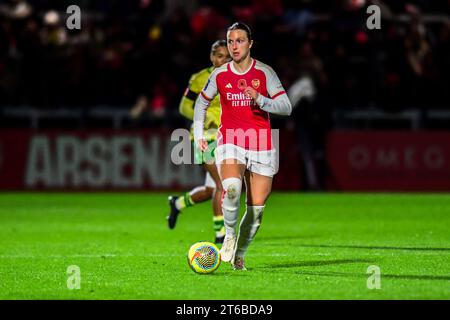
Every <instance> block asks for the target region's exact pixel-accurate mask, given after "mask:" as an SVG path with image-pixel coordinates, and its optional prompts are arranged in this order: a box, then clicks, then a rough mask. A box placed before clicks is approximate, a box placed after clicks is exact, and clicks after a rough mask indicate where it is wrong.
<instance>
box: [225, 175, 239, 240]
mask: <svg viewBox="0 0 450 320" xmlns="http://www.w3.org/2000/svg"><path fill="white" fill-rule="evenodd" d="M222 186H223V192H224V194H223V197H222V213H223V219H224V223H225V231H226V236H235V235H236V223H237V218H238V215H239V206H240V202H241V190H242V180H241V179H239V178H227V179H225V180H223V181H222Z"/></svg>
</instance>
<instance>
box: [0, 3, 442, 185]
mask: <svg viewBox="0 0 450 320" xmlns="http://www.w3.org/2000/svg"><path fill="white" fill-rule="evenodd" d="M72 4H76V5H78V6H79V7H80V8H81V20H82V22H81V30H68V29H67V28H66V27H65V23H66V19H67V17H68V16H69V15H68V14H67V13H66V8H67V7H68V6H70V5H72ZM371 4H377V5H379V6H380V8H381V18H382V20H381V29H380V30H369V29H368V28H367V27H366V20H367V18H368V17H369V14H367V13H366V9H367V7H368V6H369V5H371ZM449 9H450V1H448V0H434V1H425V0H422V1H421V0H415V1H375V0H374V1H365V0H345V1H344V0H343V1H307V0H303V1H300V0H296V1H282V0H263V1H256V0H254V1H245V0H244V1H243V0H240V1H222V2H218V1H200V0H197V1H195V0H194V1H176V0H172V1H169V0H168V1H157V0H153V1H152V0H139V1H138V0H133V1H118V0H98V1H88V0H85V1H60V0H59V1H50V0H35V1H33V0H28V1H20V0H7V1H0V129H1V130H0V189H3V190H161V189H162V190H167V189H186V188H189V187H192V186H195V185H196V184H198V183H201V182H202V179H203V177H202V171H201V170H200V168H198V166H196V167H195V168H192V166H175V165H173V164H172V163H171V162H170V158H169V156H168V155H170V146H172V144H171V143H170V141H169V138H170V134H171V132H172V131H173V130H174V129H176V128H188V127H189V123H188V121H186V120H185V119H184V118H183V117H182V116H181V115H180V114H179V112H178V103H179V101H180V99H181V96H182V94H183V91H184V90H185V88H186V85H187V82H188V79H189V77H190V75H191V74H192V73H194V72H197V71H198V70H200V69H202V68H205V67H207V66H208V65H209V59H208V54H209V48H210V45H211V44H212V42H214V41H215V40H216V39H221V38H224V37H225V30H226V28H227V26H229V25H230V24H231V23H232V22H234V21H238V20H239V21H244V22H246V23H247V24H249V25H250V26H251V28H252V29H253V33H254V40H255V45H254V48H253V50H252V55H253V57H255V58H257V59H259V60H261V61H262V62H265V63H267V64H269V65H271V66H273V68H274V69H275V71H276V72H277V73H278V75H279V76H280V78H281V81H282V82H283V84H284V86H285V88H286V89H287V90H288V91H289V94H290V96H291V97H293V100H292V101H293V103H294V107H295V109H294V112H293V114H292V116H291V117H289V118H279V117H275V116H274V117H272V123H273V125H274V127H275V128H279V129H280V130H281V140H280V141H281V145H280V147H281V163H280V172H279V174H278V175H277V176H276V177H275V189H279V190H315V191H317V190H332V191H346V190H351V191H360V190H361V191H388V190H396V191H409V190H414V191H449V190H450V129H449V128H450V97H449V91H450V90H449V89H450V79H449V75H450V69H449V66H450V47H449V37H450V21H449ZM295 88H297V90H296V89H295ZM296 93H297V94H298V93H300V94H302V98H301V99H300V100H298V99H296V98H295V96H296ZM137 101H140V103H142V105H140V106H139V105H138V104H136V103H137ZM133 108H134V109H133ZM136 108H138V109H139V108H141V109H142V110H141V111H142V113H140V114H139V116H136V117H132V116H131V114H132V113H133V111H134V112H135V111H136Z"/></svg>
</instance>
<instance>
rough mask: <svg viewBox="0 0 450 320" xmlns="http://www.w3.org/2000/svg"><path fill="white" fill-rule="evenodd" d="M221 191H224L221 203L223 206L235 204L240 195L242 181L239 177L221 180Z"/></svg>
mask: <svg viewBox="0 0 450 320" xmlns="http://www.w3.org/2000/svg"><path fill="white" fill-rule="evenodd" d="M222 187H223V192H224V193H225V195H224V198H223V205H225V206H233V207H235V206H237V205H238V203H239V200H240V197H241V190H242V181H241V179H239V178H227V179H225V180H223V181H222Z"/></svg>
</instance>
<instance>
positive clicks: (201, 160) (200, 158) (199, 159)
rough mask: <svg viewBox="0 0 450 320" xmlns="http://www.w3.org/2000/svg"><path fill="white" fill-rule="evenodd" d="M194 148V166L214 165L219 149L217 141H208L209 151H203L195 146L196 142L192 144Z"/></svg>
mask: <svg viewBox="0 0 450 320" xmlns="http://www.w3.org/2000/svg"><path fill="white" fill-rule="evenodd" d="M192 145H193V147H194V164H205V163H206V164H214V163H216V160H215V158H214V151H215V150H216V147H217V142H216V140H208V149H207V150H206V151H204V152H203V151H201V150H200V149H198V148H197V147H196V146H195V142H192Z"/></svg>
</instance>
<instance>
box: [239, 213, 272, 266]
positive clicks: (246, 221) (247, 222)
mask: <svg viewBox="0 0 450 320" xmlns="http://www.w3.org/2000/svg"><path fill="white" fill-rule="evenodd" d="M264 207H265V206H247V210H246V211H245V214H244V217H242V220H241V224H240V226H239V236H238V239H237V246H236V256H237V257H241V258H243V257H244V255H245V252H246V251H247V248H248V246H249V245H250V243H251V242H252V240H253V239H254V238H255V235H256V232H258V229H259V226H260V225H261V221H262V215H263V212H264Z"/></svg>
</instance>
